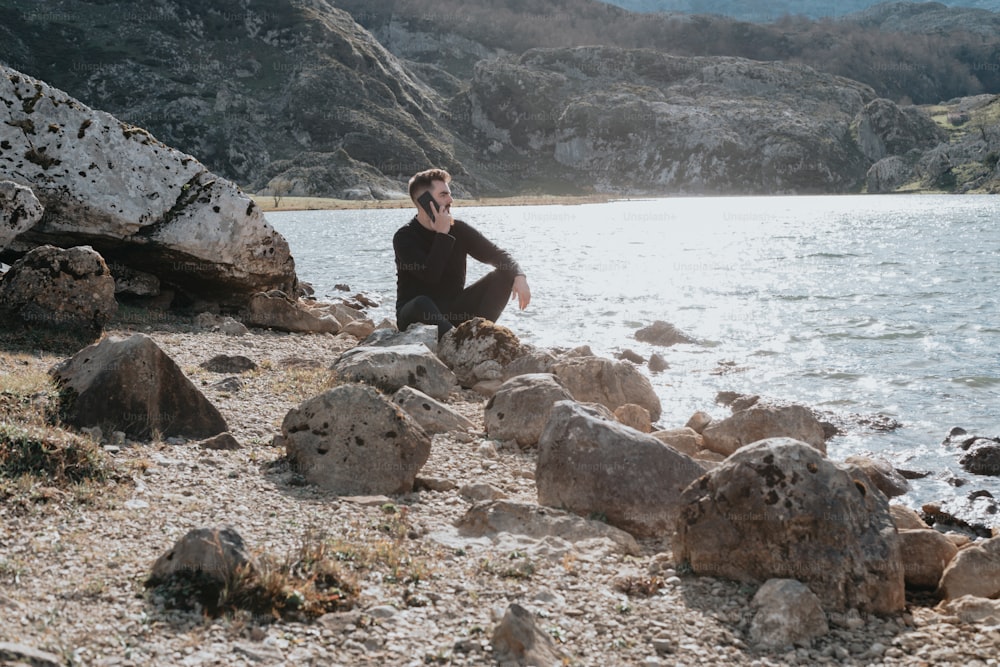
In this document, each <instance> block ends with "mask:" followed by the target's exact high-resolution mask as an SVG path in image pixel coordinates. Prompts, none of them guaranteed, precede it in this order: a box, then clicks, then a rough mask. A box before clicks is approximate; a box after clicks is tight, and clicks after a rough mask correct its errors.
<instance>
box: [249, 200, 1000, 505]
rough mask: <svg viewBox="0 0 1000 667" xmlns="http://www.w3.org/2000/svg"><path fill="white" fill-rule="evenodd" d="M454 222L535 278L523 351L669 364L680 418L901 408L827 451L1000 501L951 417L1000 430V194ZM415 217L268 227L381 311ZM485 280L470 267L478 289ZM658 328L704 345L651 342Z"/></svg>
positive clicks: (916, 485) (516, 315) (596, 208)
mask: <svg viewBox="0 0 1000 667" xmlns="http://www.w3.org/2000/svg"><path fill="white" fill-rule="evenodd" d="M455 215H456V217H459V218H461V219H463V220H465V221H466V222H468V223H469V224H471V225H473V226H475V227H476V228H478V229H479V230H480V231H482V232H483V233H484V234H485V235H486V236H487V237H488V238H490V239H492V240H493V241H494V242H496V243H497V245H500V246H501V247H503V248H505V249H507V250H508V251H510V253H511V254H512V255H513V256H514V257H515V258H516V259H517V260H518V262H519V263H520V264H521V266H522V268H524V270H525V272H526V273H527V275H528V280H529V283H530V285H531V289H532V303H531V305H530V306H529V308H528V309H527V310H525V311H517V310H516V308H515V307H514V304H511V306H510V307H509V308H508V310H507V311H506V312H505V313H504V314H503V315H502V316H501V318H500V320H499V322H500V323H501V324H503V325H505V326H507V327H510V328H511V329H512V330H513V331H514V332H515V333H516V334H517V335H518V336H519V337H520V338H521V340H522V341H524V342H528V343H532V344H535V345H539V346H546V347H549V346H553V347H573V346H576V345H581V344H588V345H590V346H591V347H592V348H593V350H594V351H595V352H596V353H598V354H602V355H606V356H612V355H613V354H614V353H616V352H619V351H621V350H623V349H626V348H629V349H632V350H634V351H636V352H638V353H639V354H641V355H643V356H645V357H648V356H649V355H650V354H651V353H653V352H659V353H660V354H661V355H662V356H663V357H664V358H665V359H666V360H667V362H668V363H669V364H670V369H669V370H667V371H665V372H662V373H659V374H650V380H651V381H652V383H653V386H654V387H655V388H656V390H657V392H658V394H659V396H660V398H661V400H662V403H663V417H662V418H661V420H660V424H662V425H664V426H665V427H668V428H673V427H680V426H683V425H684V423H685V422H686V421H687V419H688V417H690V416H691V414H693V413H694V412H695V411H697V410H703V411H705V412H708V413H709V414H711V415H713V416H714V417H717V418H722V417H725V416H727V415H728V414H729V410H728V409H727V408H723V407H721V406H718V405H716V404H715V402H714V401H715V396H716V394H717V393H718V392H719V391H736V392H740V393H754V394H760V395H762V396H767V397H771V398H775V399H780V400H784V401H793V402H797V403H801V404H805V405H809V406H813V407H816V408H820V409H824V410H832V411H838V412H845V413H860V414H880V415H886V416H890V417H892V418H894V419H896V420H898V421H900V422H902V424H903V427H902V428H900V429H897V430H895V431H893V432H890V433H878V432H869V431H860V432H857V433H852V434H850V435H847V436H838V437H836V438H834V439H832V440H831V441H830V442H829V443H828V448H829V455H830V457H831V458H833V459H835V460H842V459H843V458H845V457H846V456H848V455H850V454H854V453H873V454H877V455H879V456H883V457H885V458H886V459H888V460H889V461H891V462H892V463H893V464H894V465H896V466H897V467H903V468H907V469H911V470H922V471H930V472H931V473H932V475H931V476H930V477H928V478H925V479H922V480H914V481H912V482H911V485H912V490H911V492H910V493H909V494H908V495H906V496H904V497H902V498H901V499H900V500H901V501H902V502H904V503H906V504H909V505H911V506H914V507H918V506H919V505H920V504H921V503H923V502H927V501H932V500H943V499H949V498H955V497H964V496H967V495H968V494H969V493H970V492H972V491H975V490H980V489H985V490H988V491H990V492H991V493H992V494H993V495H994V496H996V497H997V498H1000V478H995V477H982V476H976V475H971V474H969V473H966V472H964V471H963V470H962V469H961V467H960V466H959V465H958V458H959V453H957V452H956V451H954V450H950V449H947V448H944V447H942V446H941V442H942V440H943V439H944V437H945V436H946V435H947V434H948V432H949V431H950V430H951V428H952V427H955V426H961V427H963V428H965V429H967V430H968V431H969V432H970V433H976V434H979V435H983V436H988V437H994V436H997V435H1000V308H998V296H997V295H998V289H1000V197H993V196H820V197H732V198H729V197H715V198H669V199H655V200H630V201H618V202H611V203H605V204H588V205H573V206H524V207H479V208H463V209H458V208H456V210H455ZM410 216H411V212H410V211H408V210H402V209H399V210H367V211H309V212H289V213H269V214H268V215H267V218H268V220H269V221H270V222H271V224H272V225H274V227H275V228H277V229H278V231H280V232H281V233H282V234H284V235H285V237H286V238H287V239H288V242H289V244H290V246H291V249H292V253H293V255H294V257H295V261H296V266H297V269H298V273H299V277H300V278H301V279H302V280H305V281H308V282H310V283H312V284H313V286H314V287H315V288H316V293H317V297H319V298H321V299H323V298H329V297H334V296H338V295H342V294H343V293H342V292H337V291H336V290H335V288H334V285H336V284H337V283H347V284H349V285H350V286H351V288H352V289H353V290H355V291H364V292H367V293H370V294H374V295H378V296H379V297H380V298H381V300H382V305H381V307H380V308H378V309H376V310H375V311H374V312H373V313H372V314H373V316H374V317H376V318H380V317H381V316H383V315H385V316H389V317H392V316H393V313H394V307H395V303H394V301H395V269H394V266H393V253H392V234H393V232H394V231H395V230H396V229H397V228H398V227H399V226H401V225H402V224H404V223H405V222H406V221H407V220H408V219H409V217H410ZM487 270H489V269H488V267H483V266H481V265H477V264H476V263H475V262H471V263H470V278H469V279H470V280H472V279H474V278H475V277H478V276H479V275H481V274H482V273H485V272H486V271H487ZM655 320H664V321H667V322H670V323H672V324H673V325H675V326H676V327H677V328H678V329H680V330H681V331H683V332H685V333H686V334H688V335H689V336H691V337H693V338H695V339H697V341H698V343H697V344H693V345H678V346H674V347H670V348H655V347H652V346H650V345H647V344H644V343H640V342H638V341H636V340H635V338H634V333H635V331H636V330H637V329H639V328H641V327H643V326H646V325H648V324H650V323H652V322H653V321H655ZM643 370H644V372H647V373H648V369H643ZM956 477H959V478H964V479H966V480H968V484H966V485H965V486H961V487H956V486H955V483H954V478H956Z"/></svg>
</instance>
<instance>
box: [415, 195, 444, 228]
mask: <svg viewBox="0 0 1000 667" xmlns="http://www.w3.org/2000/svg"><path fill="white" fill-rule="evenodd" d="M417 203H418V204H420V206H421V208H423V209H424V210H425V211H427V215H429V216H431V222H434V221H435V220H436V218H435V217H434V213H435V212H437V211H440V210H441V207H440V206H438V203H437V202H436V201H434V195H432V194H431V191H430V190H428V191H427V192H425V193H424V194H422V195H420V196H419V197H417Z"/></svg>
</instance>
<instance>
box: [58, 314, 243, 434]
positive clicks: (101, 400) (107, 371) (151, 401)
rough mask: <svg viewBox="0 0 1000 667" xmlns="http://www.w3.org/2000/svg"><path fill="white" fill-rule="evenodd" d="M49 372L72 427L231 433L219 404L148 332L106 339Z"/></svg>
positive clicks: (136, 430)
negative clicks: (217, 406)
mask: <svg viewBox="0 0 1000 667" xmlns="http://www.w3.org/2000/svg"><path fill="white" fill-rule="evenodd" d="M50 372H51V374H52V376H53V378H54V380H55V381H56V383H57V384H58V385H59V395H60V403H61V406H62V413H63V421H65V422H66V423H67V424H72V425H74V426H78V427H84V426H91V427H92V426H100V427H101V428H102V429H103V430H104V431H105V432H111V431H122V432H124V433H126V434H127V435H128V436H130V437H133V438H137V439H148V438H151V437H153V436H154V434H159V435H160V436H161V437H164V438H167V437H175V436H179V437H187V438H195V439H197V438H207V437H211V436H214V435H217V434H219V433H222V432H224V431H227V430H228V428H227V426H226V421H225V419H223V418H222V415H221V414H220V413H219V411H218V410H217V409H216V408H215V406H213V405H212V404H211V403H210V402H209V401H208V399H206V398H205V396H204V395H203V394H202V393H201V392H200V391H199V390H198V389H197V387H195V386H194V384H192V383H191V381H190V380H189V379H188V378H187V377H186V376H185V375H184V373H183V372H182V371H181V369H180V368H179V367H178V366H177V364H176V363H175V362H174V361H173V360H172V359H171V358H170V357H168V356H167V355H166V354H164V352H163V351H162V350H161V349H160V348H159V346H157V344H156V343H155V342H154V341H153V339H152V338H150V337H149V336H146V335H144V334H133V335H132V336H130V337H129V338H124V339H122V338H115V337H109V338H105V339H104V340H102V341H100V342H99V343H96V344H94V345H91V346H89V347H86V348H84V349H83V350H81V351H80V352H78V353H76V354H75V355H74V356H73V357H71V358H70V359H67V360H66V361H63V362H62V363H60V364H58V365H56V366H55V367H54V368H53V369H52V370H51V371H50Z"/></svg>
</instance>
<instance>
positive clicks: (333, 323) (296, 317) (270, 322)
mask: <svg viewBox="0 0 1000 667" xmlns="http://www.w3.org/2000/svg"><path fill="white" fill-rule="evenodd" d="M243 322H244V323H245V324H247V325H248V326H251V327H258V328H261V329H275V330H277V331H289V332H296V333H333V334H335V333H339V332H340V329H341V326H340V322H339V321H338V320H337V319H336V318H335V317H333V316H331V315H328V314H325V313H323V312H319V311H318V309H317V311H314V310H313V309H311V308H309V307H308V306H306V304H305V303H304V302H302V301H299V300H295V299H291V298H289V297H288V295H287V294H285V293H284V292H282V291H280V290H271V291H270V292H258V293H257V294H254V295H253V296H251V297H250V299H249V303H248V304H247V309H246V313H245V315H244V316H243Z"/></svg>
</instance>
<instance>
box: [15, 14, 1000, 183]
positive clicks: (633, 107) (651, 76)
mask: <svg viewBox="0 0 1000 667" xmlns="http://www.w3.org/2000/svg"><path fill="white" fill-rule="evenodd" d="M383 4H384V3H372V4H370V5H368V4H365V5H363V6H361V8H360V9H357V8H356V14H355V18H358V19H359V20H364V18H365V17H364V16H361V15H360V14H357V12H365V11H367V12H368V15H367V16H369V17H376V16H377V18H378V20H373V21H371V27H372V29H373V30H374V31H375V35H377V37H378V39H376V37H375V36H374V35H373V34H372V33H370V32H368V30H366V29H365V28H363V27H361V25H359V24H358V23H356V22H355V20H354V18H352V16H351V15H349V14H347V13H346V12H345V11H342V10H340V9H337V8H335V7H334V6H333V5H332V4H331V3H330V2H329V1H328V0H273V1H271V2H267V3H263V2H258V1H256V0H200V1H198V2H195V0H152V1H151V2H149V3H143V5H142V8H141V9H138V8H137V6H136V4H134V3H128V2H113V1H110V0H99V1H98V0H90V1H85V0H64V1H63V2H60V3H59V5H58V7H57V8H56V9H46V10H44V11H43V10H41V9H39V5H38V3H36V2H34V1H29V0H9V1H8V2H6V3H5V8H3V9H0V61H3V62H6V63H7V64H9V65H11V66H12V67H14V68H16V69H18V70H20V71H23V72H26V73H28V74H30V75H32V76H35V77H38V78H40V79H42V80H44V81H47V82H49V83H51V84H52V85H54V86H57V87H59V88H61V89H63V90H65V91H67V92H68V93H69V94H71V95H73V96H74V97H76V98H78V99H80V100H82V101H83V102H85V103H87V104H88V105H90V106H92V107H95V108H98V109H102V110H105V111H108V112H110V113H112V114H114V115H115V116H116V117H118V118H120V119H121V120H123V121H125V122H128V123H131V124H133V125H136V126H139V127H143V128H146V129H148V130H149V131H150V132H151V133H152V135H154V136H155V137H156V138H157V139H158V140H160V141H163V142H164V143H166V144H167V145H170V146H174V147H176V148H178V149H180V150H182V151H184V152H186V153H190V154H192V155H194V156H195V157H197V158H198V159H199V160H201V161H202V162H203V163H205V164H206V166H207V167H208V168H209V169H210V170H212V171H213V172H216V173H219V174H221V175H223V176H226V177H228V178H230V179H232V180H234V181H236V182H238V183H240V184H241V185H242V186H243V187H245V188H247V189H250V190H252V191H256V192H272V191H274V190H276V189H278V190H280V192H281V193H283V194H291V195H317V196H332V197H344V198H363V199H370V198H388V197H402V196H405V195H404V194H403V193H404V190H405V183H406V179H407V178H408V177H409V176H410V175H412V174H413V173H414V172H416V171H418V170H421V169H424V168H427V167H429V166H440V167H444V168H446V169H448V170H449V171H451V172H452V174H453V175H455V177H456V180H455V186H454V187H455V191H456V193H457V194H458V195H460V196H467V195H470V194H474V195H505V194H517V193H577V192H592V191H595V190H597V191H607V192H617V193H637V194H640V193H644V194H671V193H682V192H684V193H686V192H702V193H805V192H851V191H861V190H862V189H863V188H864V187H865V186H866V182H867V181H866V177H867V175H868V171H869V169H870V167H871V166H872V165H873V164H874V163H876V162H877V161H880V160H883V159H888V158H898V159H896V160H893V161H890V162H886V163H884V164H883V165H882V168H881V171H882V172H885V171H886V168H887V167H892V169H891V172H892V173H891V176H892V177H891V178H880V179H879V185H878V188H877V189H879V190H880V191H881V190H883V189H885V188H886V187H888V185H887V184H891V183H896V182H902V181H904V180H905V181H906V182H908V183H910V184H912V183H925V182H926V183H928V184H933V187H942V186H947V184H948V183H949V178H950V176H949V174H952V175H957V178H958V179H959V181H958V182H957V184H956V186H955V188H960V187H961V181H960V179H961V178H962V175H963V174H965V173H966V171H967V170H965V171H963V170H962V169H961V168H957V167H960V166H961V164H962V163H961V161H962V160H966V159H967V157H968V156H969V155H971V154H972V153H971V152H970V151H962V152H953V153H954V154H953V155H952V154H949V155H950V157H949V160H948V161H945V160H942V159H940V155H938V154H935V156H931V157H928V158H926V159H925V158H924V154H925V153H927V152H928V151H929V150H931V149H934V150H937V148H938V147H937V145H935V144H934V139H935V133H934V132H930V133H929V134H928V132H926V131H923V130H919V127H924V128H925V129H927V128H926V118H924V119H923V121H921V118H922V116H921V112H918V111H917V110H915V109H910V110H908V111H906V112H903V111H901V110H900V109H899V108H898V107H896V105H894V104H893V103H892V102H889V101H885V103H884V104H883V105H881V106H880V107H879V109H878V113H876V114H874V115H870V116H869V117H868V120H867V121H866V120H865V119H864V118H859V117H858V114H859V113H861V112H862V110H863V109H864V108H865V105H866V104H868V103H870V102H872V101H873V100H874V99H875V98H876V95H875V94H874V92H873V91H872V89H871V88H869V87H868V86H866V85H863V84H860V83H857V82H854V81H850V80H847V79H844V78H840V77H836V76H832V75H827V74H823V73H820V72H817V71H816V70H814V69H810V68H809V67H805V66H798V65H792V64H781V63H774V62H759V61H753V60H747V59H739V58H729V57H678V56H670V55H667V54H665V53H663V52H660V51H656V50H651V49H625V48H618V47H586V48H573V47H566V48H556V49H531V50H528V51H526V52H524V53H523V54H521V55H514V54H510V53H508V52H507V51H505V50H504V47H502V46H501V45H500V44H499V43H497V42H496V41H495V40H494V41H491V42H490V43H489V44H486V43H480V42H477V41H476V40H475V39H472V38H470V36H469V34H472V33H474V31H472V30H468V28H469V27H470V26H468V25H467V24H465V23H462V21H459V20H457V19H455V17H451V16H449V17H446V18H447V20H435V18H434V16H431V17H425V19H421V20H419V21H415V20H408V19H405V18H402V19H401V18H398V17H397V18H393V13H392V11H391V10H387V9H386V7H384V6H383ZM593 4H595V5H596V4H597V3H593ZM355 5H358V3H357V2H346V3H343V6H352V7H353V6H355ZM573 6H574V7H575V6H576V5H573ZM392 7H396V5H392ZM477 7H478V9H477V11H479V12H480V13H481V12H482V11H483V8H482V7H479V6H478V5H477ZM567 7H568V5H567ZM605 7H607V6H605ZM505 11H506V12H507V14H509V13H510V11H511V10H510V8H509V7H506V8H505ZM566 11H569V9H567V10H566ZM605 11H607V10H605ZM614 11H615V12H619V13H620V10H614ZM386 12H388V14H386ZM386 16H388V18H386ZM476 16H479V14H476ZM438 18H442V16H438ZM463 28H465V30H464V29H463ZM466 33H469V34H466ZM380 42H381V43H380ZM390 51H391V52H390ZM876 121H877V122H876ZM866 123H867V124H866ZM873 123H876V125H877V123H881V125H878V126H877V127H876V125H873ZM922 123H923V124H922ZM894 124H901V125H900V126H899V127H896V126H895V125H894ZM873 128H874V129H873ZM931 129H933V128H931ZM896 136H899V137H901V138H902V139H901V140H898V141H897V140H896V139H894V137H896ZM954 136H955V135H954V133H952V134H951V137H952V138H954ZM991 137H992V135H991V134H990V133H988V132H984V133H983V138H984V140H985V141H984V146H985V150H984V155H983V156H979V157H975V158H974V159H975V160H981V159H984V158H985V157H986V156H988V155H989V154H990V153H991V152H993V151H995V150H996V149H997V147H998V146H996V145H994V144H995V143H996V140H1000V137H998V138H996V140H995V139H991ZM941 141H945V142H946V141H947V139H941ZM880 142H881V143H880ZM945 146H947V143H945ZM913 151H918V152H919V154H917V153H914V152H913ZM940 152H941V151H938V153H940ZM904 155H905V156H906V158H905V160H904V159H903V156H904ZM968 159H973V158H968ZM904 163H905V165H906V167H907V169H909V168H910V167H913V168H914V169H916V171H913V170H910V171H907V170H906V169H903V168H902V167H901V165H904ZM925 163H926V168H925V167H922V166H920V165H924V164H925ZM918 167H919V168H918ZM942 169H944V171H943V172H942ZM970 173H971V172H970ZM942 174H943V175H944V176H945V177H944V178H943V179H942V178H940V176H941V175H942ZM977 182H978V181H977ZM976 187H981V186H979V185H977V186H976ZM890 189H893V188H890Z"/></svg>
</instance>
